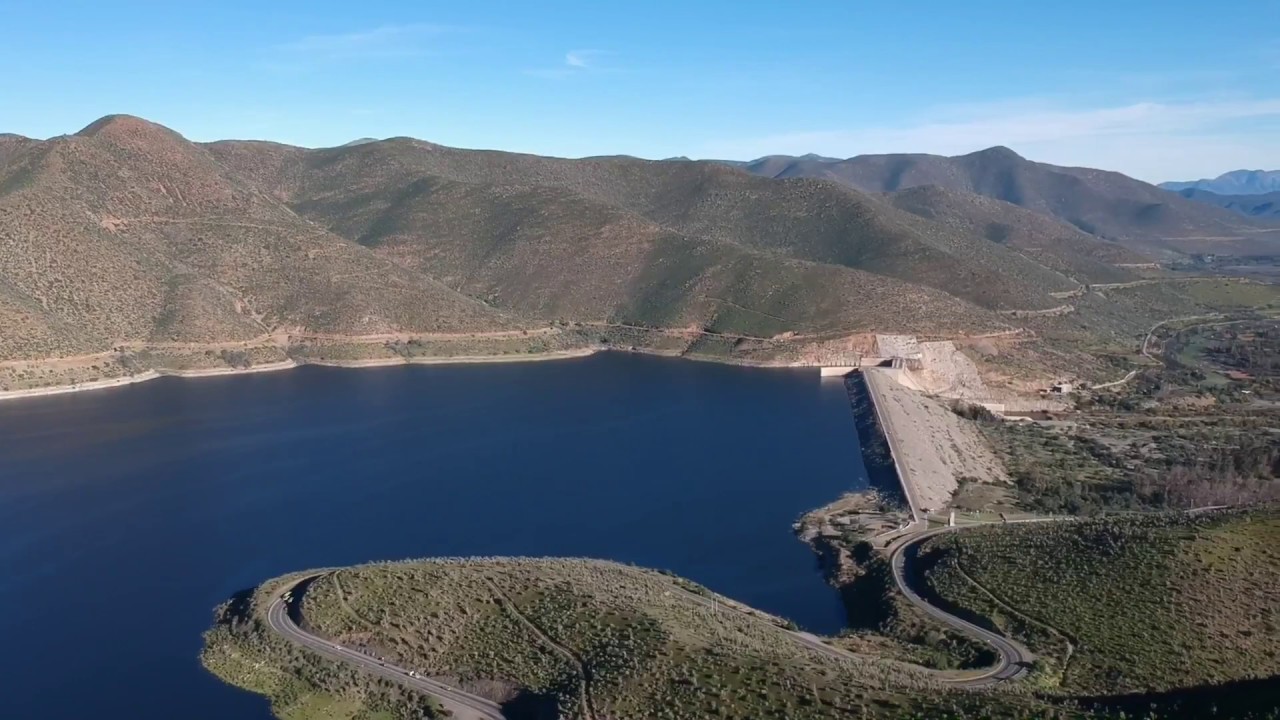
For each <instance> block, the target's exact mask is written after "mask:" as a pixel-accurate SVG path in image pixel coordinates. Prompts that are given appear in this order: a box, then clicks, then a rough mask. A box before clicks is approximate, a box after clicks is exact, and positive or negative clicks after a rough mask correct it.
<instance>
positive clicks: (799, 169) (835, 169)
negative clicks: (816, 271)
mask: <svg viewBox="0 0 1280 720" xmlns="http://www.w3.org/2000/svg"><path fill="white" fill-rule="evenodd" d="M745 167H746V169H748V170H749V171H752V172H756V173H760V174H763V175H767V176H768V177H773V178H797V177H810V178H822V179H827V180H834V181H837V182H841V183H844V184H846V185H848V186H850V187H854V188H857V189H859V190H863V191H865V192H875V193H888V192H896V191H899V190H904V189H907V188H913V187H917V186H922V185H936V186H938V187H941V188H944V189H947V190H953V191H961V192H967V193H975V194H978V195H983V196H986V197H991V198H995V199H998V200H1003V201H1005V202H1008V203H1011V204H1013V205H1018V206H1020V207H1024V208H1027V209H1029V210H1033V211H1036V212H1039V213H1042V214H1045V215H1050V216H1052V217H1055V218H1058V219H1059V220H1062V221H1064V222H1066V223H1068V224H1071V225H1074V226H1075V227H1077V228H1079V229H1080V230H1082V231H1084V232H1086V233H1088V234H1090V235H1094V236H1097V237H1100V238H1104V239H1108V240H1113V241H1115V242H1118V243H1120V244H1123V245H1125V246H1127V247H1130V248H1132V249H1137V250H1140V251H1144V252H1151V251H1155V252H1161V251H1163V252H1169V251H1173V252H1237V253H1259V252H1261V253H1265V252H1273V251H1274V249H1275V248H1276V247H1277V246H1278V245H1280V226H1277V225H1275V224H1265V223H1261V222H1258V221H1256V220H1253V219H1250V218H1242V217H1241V216H1239V215H1237V214H1234V213H1231V212H1228V211H1225V210H1222V209H1220V208H1214V207H1210V206H1207V205H1204V204H1199V203H1195V202H1192V201H1190V200H1187V199H1185V198H1182V197H1179V196H1177V195H1176V194H1173V193H1169V192H1165V191H1163V190H1161V189H1160V188H1158V187H1156V186H1154V185H1149V184H1147V183H1144V182H1141V181H1139V180H1134V179H1133V178H1129V177H1126V176H1124V175H1122V174H1120V173H1115V172H1108V171H1104V170H1094V169H1090V168H1072V167H1060V166H1056V165H1049V164H1045V163H1037V162H1032V161H1030V160H1027V159H1025V158H1023V157H1021V156H1020V155H1018V154H1017V153H1015V152H1013V151H1012V150H1010V149H1008V148H1004V147H994V148H989V149H987V150H982V151H979V152H975V153H971V154H968V155H960V156H956V157H943V156H939V155H924V154H895V155H861V156H857V157H853V158H849V159H848V160H842V161H837V162H829V161H818V160H813V159H805V158H794V159H793V160H792V162H789V163H783V162H780V161H779V159H778V158H776V157H775V158H762V160H761V161H757V162H755V163H748V164H747V165H746V166H745ZM1268 231H1271V232H1268Z"/></svg>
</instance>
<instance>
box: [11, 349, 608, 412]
mask: <svg viewBox="0 0 1280 720" xmlns="http://www.w3.org/2000/svg"><path fill="white" fill-rule="evenodd" d="M596 352H598V349H597V348H579V349H576V350H556V351H552V352H545V353H532V354H526V355H467V356H458V357H438V358H413V359H405V358H376V359H372V360H349V361H342V360H307V361H304V362H297V361H296V360H293V359H289V360H281V361H280V362H273V363H265V364H262V365H252V366H250V367H247V368H233V367H223V368H201V369H194V370H147V371H145V372H141V373H138V374H137V375H130V376H128V377H122V378H110V379H107V380H88V381H85V382H82V383H73V384H71V385H53V386H50V387H40V388H28V389H25V390H3V391H0V401H4V400H18V399H21V398H31V397H44V396H46V395H65V394H67V393H73V392H87V391H89V390H105V389H107V388H114V387H122V386H125V385H132V384H134V383H140V382H146V381H148V380H155V379H156V378H160V377H179V378H188V379H192V378H204V377H219V376H225V375H246V374H250V373H261V372H273V371H276V370H289V369H292V368H296V367H300V366H302V365H321V366H324V367H345V368H371V367H390V366H393V365H473V364H479V363H507V362H533V361H539V360H562V359H566V358H576V357H586V356H587V355H592V354H594V353H596Z"/></svg>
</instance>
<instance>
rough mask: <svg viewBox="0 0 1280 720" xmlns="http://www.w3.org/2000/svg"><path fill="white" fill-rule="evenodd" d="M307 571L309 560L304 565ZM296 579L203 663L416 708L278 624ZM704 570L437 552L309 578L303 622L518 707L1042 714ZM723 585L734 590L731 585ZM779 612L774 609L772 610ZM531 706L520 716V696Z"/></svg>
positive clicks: (225, 634)
mask: <svg viewBox="0 0 1280 720" xmlns="http://www.w3.org/2000/svg"><path fill="white" fill-rule="evenodd" d="M294 577H297V576H294ZM289 584H290V582H289V581H288V579H287V578H282V579H280V580H278V581H272V582H269V583H267V584H265V585H263V586H262V587H261V588H259V589H258V590H257V591H256V592H255V593H253V594H252V595H251V596H244V597H241V598H239V599H238V600H237V601H235V602H232V603H229V604H228V605H226V606H224V607H222V608H220V610H219V623H218V624H217V625H216V626H215V628H214V629H213V630H211V631H210V632H209V633H208V634H207V636H206V647H205V650H204V654H203V660H204V663H205V665H206V666H207V667H208V668H209V669H210V670H212V671H213V672H214V673H215V674H217V675H218V676H219V677H221V678H223V679H224V680H227V681H228V682H231V683H234V684H236V685H239V686H241V687H244V688H247V689H250V690H253V691H255V692H259V693H263V694H266V695H267V696H268V697H270V698H271V700H272V706H273V708H274V710H275V712H276V714H277V715H278V716H281V717H298V718H302V717H309V715H308V714H307V713H306V712H305V711H304V708H305V707H307V706H309V705H312V704H315V705H320V706H333V705H334V704H338V705H340V706H342V707H347V708H352V707H359V708H360V710H361V711H362V712H370V713H371V712H375V711H381V712H387V713H389V714H390V716H391V717H407V716H409V714H411V713H413V712H422V711H423V710H422V708H423V707H424V705H423V703H422V702H421V700H420V699H419V700H416V701H415V699H413V698H410V697H407V696H405V695H402V694H398V693H396V692H394V691H393V690H392V689H389V688H387V687H385V686H383V685H382V684H379V683H372V682H370V681H368V680H367V679H365V680H361V679H360V678H359V677H356V676H354V674H353V673H351V672H350V671H347V670H345V669H343V668H342V667H340V666H338V665H336V664H333V663H329V662H328V661H324V660H322V659H320V658H318V657H316V656H312V655H309V654H308V653H307V652H305V651H302V650H300V649H296V648H294V647H291V646H290V645H288V644H287V641H285V640H283V639H282V638H279V637H277V636H275V635H273V634H271V633H270V631H269V630H267V629H266V628H265V626H264V625H263V620H262V618H263V613H264V612H265V607H266V605H267V604H268V603H269V602H270V600H271V598H273V597H274V596H276V595H278V594H279V593H280V592H282V591H283V589H284V588H286V587H288V586H289ZM705 592H706V591H705V590H702V589H701V588H699V587H698V586H696V585H693V584H692V583H689V582H687V581H683V580H679V579H676V578H673V577H671V576H668V575H662V574H659V573H656V572H652V571H647V570H640V569H636V568H632V567H626V566H622V565H617V564H613V563H607V562H600V561H587V560H518V559H488V560H430V561H422V562H412V563H399V564H389V565H387V564H384V565H369V566H361V567H355V568H349V569H342V570H338V571H332V572H329V573H327V574H324V575H322V576H321V577H320V578H319V579H318V580H316V581H315V582H314V583H313V584H312V585H310V586H309V587H308V589H307V590H306V592H305V595H304V597H303V601H302V604H301V605H302V607H301V614H302V617H303V618H304V622H305V623H306V627H307V628H308V630H309V631H310V632H312V633H314V634H317V635H320V636H322V637H326V638H331V639H334V640H336V641H339V642H341V643H343V644H346V645H348V646H351V647H356V648H363V649H365V650H367V651H368V652H371V653H374V654H377V655H380V656H383V657H386V658H387V659H388V660H389V661H392V662H394V663H395V664H397V665H400V666H402V667H407V668H415V669H418V670H419V671H420V672H422V673H423V674H424V675H427V676H434V677H441V678H447V679H448V681H449V682H451V683H454V684H456V685H458V686H460V687H462V688H463V689H466V690H468V691H470V692H473V693H476V694H482V695H485V696H488V697H491V698H492V699H494V700H496V701H499V702H502V703H506V707H508V708H511V709H513V717H554V716H556V715H555V714H556V713H559V714H560V716H561V717H566V718H580V717H583V716H584V715H585V714H587V713H591V714H593V715H594V716H595V717H599V718H604V717H610V718H646V719H647V718H689V719H690V720H693V719H698V720H703V719H705V718H741V719H742V720H746V719H748V718H751V719H753V720H754V719H757V718H789V719H796V720H799V719H805V718H848V717H885V718H889V717H892V718H902V717H929V718H938V717H954V718H963V717H992V718H997V717H1043V716H1044V713H1045V712H1047V710H1046V708H1045V706H1042V705H1040V704H1039V703H1038V702H1037V701H1035V700H1032V699H1029V698H1024V697H1018V696H1010V697H1007V698H1006V697H998V696H997V697H988V696H983V695H975V694H971V693H964V692H952V691H947V690H946V689H945V688H943V687H941V686H939V685H937V684H935V683H934V682H933V681H931V680H930V679H929V678H928V677H926V676H925V675H923V674H921V673H920V672H919V671H914V670H912V669H911V668H910V667H908V666H905V665H899V664H891V663H886V662H884V661H880V660H876V659H874V658H867V659H866V660H851V659H840V658H832V657H830V656H826V655H822V654H819V653H817V652H815V651H813V650H811V649H807V648H805V647H804V646H803V645H801V644H799V643H798V642H797V641H796V640H795V639H794V638H792V637H789V636H788V635H787V634H786V632H785V631H784V630H783V628H782V627H780V621H771V620H770V619H768V618H767V616H755V617H752V616H748V615H746V614H744V613H742V612H739V611H737V610H734V609H731V608H729V607H727V606H722V607H721V608H720V609H719V611H718V612H717V611H716V610H715V609H714V608H712V607H709V606H708V605H706V604H703V603H701V602H699V601H698V597H699V596H701V595H702V594H703V593H705ZM722 602H727V601H722ZM775 623H778V624H775ZM517 711H518V712H524V713H526V714H524V715H518V714H516V712H517Z"/></svg>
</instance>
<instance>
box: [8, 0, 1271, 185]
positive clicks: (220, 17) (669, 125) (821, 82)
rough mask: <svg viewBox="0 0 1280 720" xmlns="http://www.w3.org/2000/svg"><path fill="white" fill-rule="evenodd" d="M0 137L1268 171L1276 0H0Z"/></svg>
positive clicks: (1157, 172) (1163, 173) (1159, 172)
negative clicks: (388, 141) (117, 116)
mask: <svg viewBox="0 0 1280 720" xmlns="http://www.w3.org/2000/svg"><path fill="white" fill-rule="evenodd" d="M0 17H2V18H3V22H0V62H2V63H3V65H4V67H5V68H6V72H4V73H3V74H0V132H4V131H7V132H17V133H21V134H24V135H28V136H33V137H49V136H52V135H58V134H62V133H68V132H74V131H75V130H77V129H79V128H80V127H82V126H84V125H86V124H88V123H89V122H91V121H92V120H94V119H96V118H97V117H100V116H102V115H105V114H108V113H115V112H122V113H130V114H134V115H140V116H143V117H146V118H148V119H151V120H154V121H157V122H160V123H163V124H165V125H168V126H169V127H172V128H173V129H175V130H177V131H179V132H181V133H183V134H184V135H186V136H187V137H189V138H191V139H194V140H213V139H220V138H228V137H235V138H258V139H270V140H277V141H281V142H288V143H293V144H299V145H307V146H324V145H335V144H340V143H342V142H346V141H348V140H351V139H353V138H357V137H363V136H372V137H388V136H394V135H410V136H413V137H418V138H422V139H425V140H430V141H433V142H437V143H441V144H446V145H456V146H462V147H482V148H498V149H504V150H517V151H526V152H537V153H544V154H554V155H566V156H581V155H595V154H621V153H625V154H631V155H638V156H642V157H654V158H656V157H669V156H674V155H687V156H690V157H725V158H735V159H745V158H750V157H756V156H759V155H765V154H770V153H789V154H799V153H805V152H817V153H821V154H825V155H835V156H840V157H846V156H850V155H855V154H860V153H868V152H936V153H944V154H957V153H963V152H968V151H972V150H977V149H981V148H983V147H988V146H991V145H996V144H1003V145H1008V146H1010V147H1012V148H1014V149H1015V150H1017V151H1019V152H1021V153H1022V154H1024V155H1026V156H1028V157H1030V158H1032V159H1036V160H1042V161H1046V162H1053V163H1059V164H1074V165H1088V166H1096V167H1104V168H1108V169H1115V170H1120V171H1122V172H1126V173H1129V174H1131V175H1134V176H1137V177H1140V178H1143V179H1146V180H1153V181H1155V180H1165V179H1184V178H1195V177H1201V176H1206V175H1216V174H1218V173H1220V172H1223V171H1226V170H1230V169H1234V168H1238V167H1250V168H1256V167H1262V168H1268V169H1275V168H1280V29H1277V26H1280V23H1277V22H1276V19H1277V18H1280V2H1278V1H1273V0H1244V1H1240V2H1234V3H1231V4H1230V6H1229V10H1228V9H1226V6H1218V5H1215V4H1213V3H1206V2H1203V0H1185V1H1184V0H1169V1H1166V2H1156V1H1155V0H1125V1H1124V2H1116V1H1115V0H1111V1H1110V2H1095V1H1093V0H1077V1H1076V2H1071V3H1039V2H1026V1H1025V0H1023V1H1021V2H1005V1H1004V0H982V1H981V2H968V3H965V2H954V1H950V0H948V1H945V2H944V1H936V2H935V1H933V0H916V2H910V3H906V2H863V1H859V0H842V1H832V2H801V1H800V0H796V1H795V2H782V1H781V0H771V1H767V2H766V1H758V2H757V1H753V0H701V1H697V0H683V1H682V2H666V1H665V0H657V1H650V2H621V1H619V2H602V1H600V0H597V1H595V2H558V1H556V0H540V1H539V2H527V1H526V2H484V1H483V0H470V1H469V2H458V1H456V0H451V1H449V2H427V1H420V2H410V1H407V0H406V1H402V2H384V1H379V0H362V2H358V3H352V2H331V1H329V0H315V1H313V2H292V1H285V2H272V1H265V0H258V1H257V2H239V1H238V0H227V1H223V2H218V3H182V2H174V1H173V0H169V1H167V2H129V1H128V0H121V1H120V2H114V3H106V2H83V3H69V2H57V1H55V0H48V1H46V2H28V1H27V0H6V2H5V3H4V8H3V14H2V15H0Z"/></svg>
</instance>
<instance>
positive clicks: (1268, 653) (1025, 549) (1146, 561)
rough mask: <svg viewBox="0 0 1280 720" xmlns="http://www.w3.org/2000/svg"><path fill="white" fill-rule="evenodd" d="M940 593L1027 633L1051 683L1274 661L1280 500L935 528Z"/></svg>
mask: <svg viewBox="0 0 1280 720" xmlns="http://www.w3.org/2000/svg"><path fill="white" fill-rule="evenodd" d="M922 563H923V564H924V565H926V566H927V567H928V568H929V569H928V570H927V572H926V577H927V578H928V582H929V584H930V586H931V587H932V588H933V590H934V591H936V592H937V593H938V594H939V595H941V596H942V597H943V598H945V600H946V601H947V602H949V603H951V604H953V605H954V606H957V607H959V608H962V609H964V610H966V611H968V612H971V613H973V614H975V615H977V616H980V617H983V618H987V619H988V620H989V621H990V622H991V623H992V624H994V625H995V626H996V627H999V628H1001V629H1002V630H1004V631H1007V632H1011V633H1012V634H1014V635H1017V636H1020V637H1022V638H1023V639H1024V640H1025V641H1026V642H1027V643H1028V644H1029V646H1030V647H1031V648H1032V649H1033V650H1034V651H1036V652H1037V654H1038V655H1040V661H1039V662H1040V663H1041V665H1042V667H1041V668H1039V669H1040V670H1041V672H1040V673H1039V677H1040V678H1041V680H1042V682H1045V683H1047V684H1049V685H1050V686H1051V687H1053V688H1054V689H1055V690H1057V691H1060V692H1066V693H1073V694H1087V695H1103V694H1107V695H1113V694H1120V693H1125V692H1147V691H1161V690H1169V689H1173V688H1187V687H1194V686H1201V685H1213V684H1219V683H1224V682H1227V681H1232V680H1241V679H1249V678H1266V677H1271V676H1273V675H1277V674H1280V606H1278V605H1277V604H1276V603H1275V597H1276V593H1277V592H1280V508H1278V507H1277V506H1267V507H1263V508H1259V509H1254V510H1241V511H1220V512H1213V513H1204V514H1200V515H1193V516H1188V515H1186V514H1182V513H1180V514H1157V515H1134V516H1117V517H1109V518H1102V519H1095V520H1082V521H1069V522H1055V523H1046V524H1030V525H1007V526H997V527H991V528H982V529H975V530H966V531H964V532H959V533H947V534H943V535H941V536H938V537H937V538H934V539H931V540H929V541H927V543H926V544H925V546H924V547H923V548H922Z"/></svg>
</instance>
